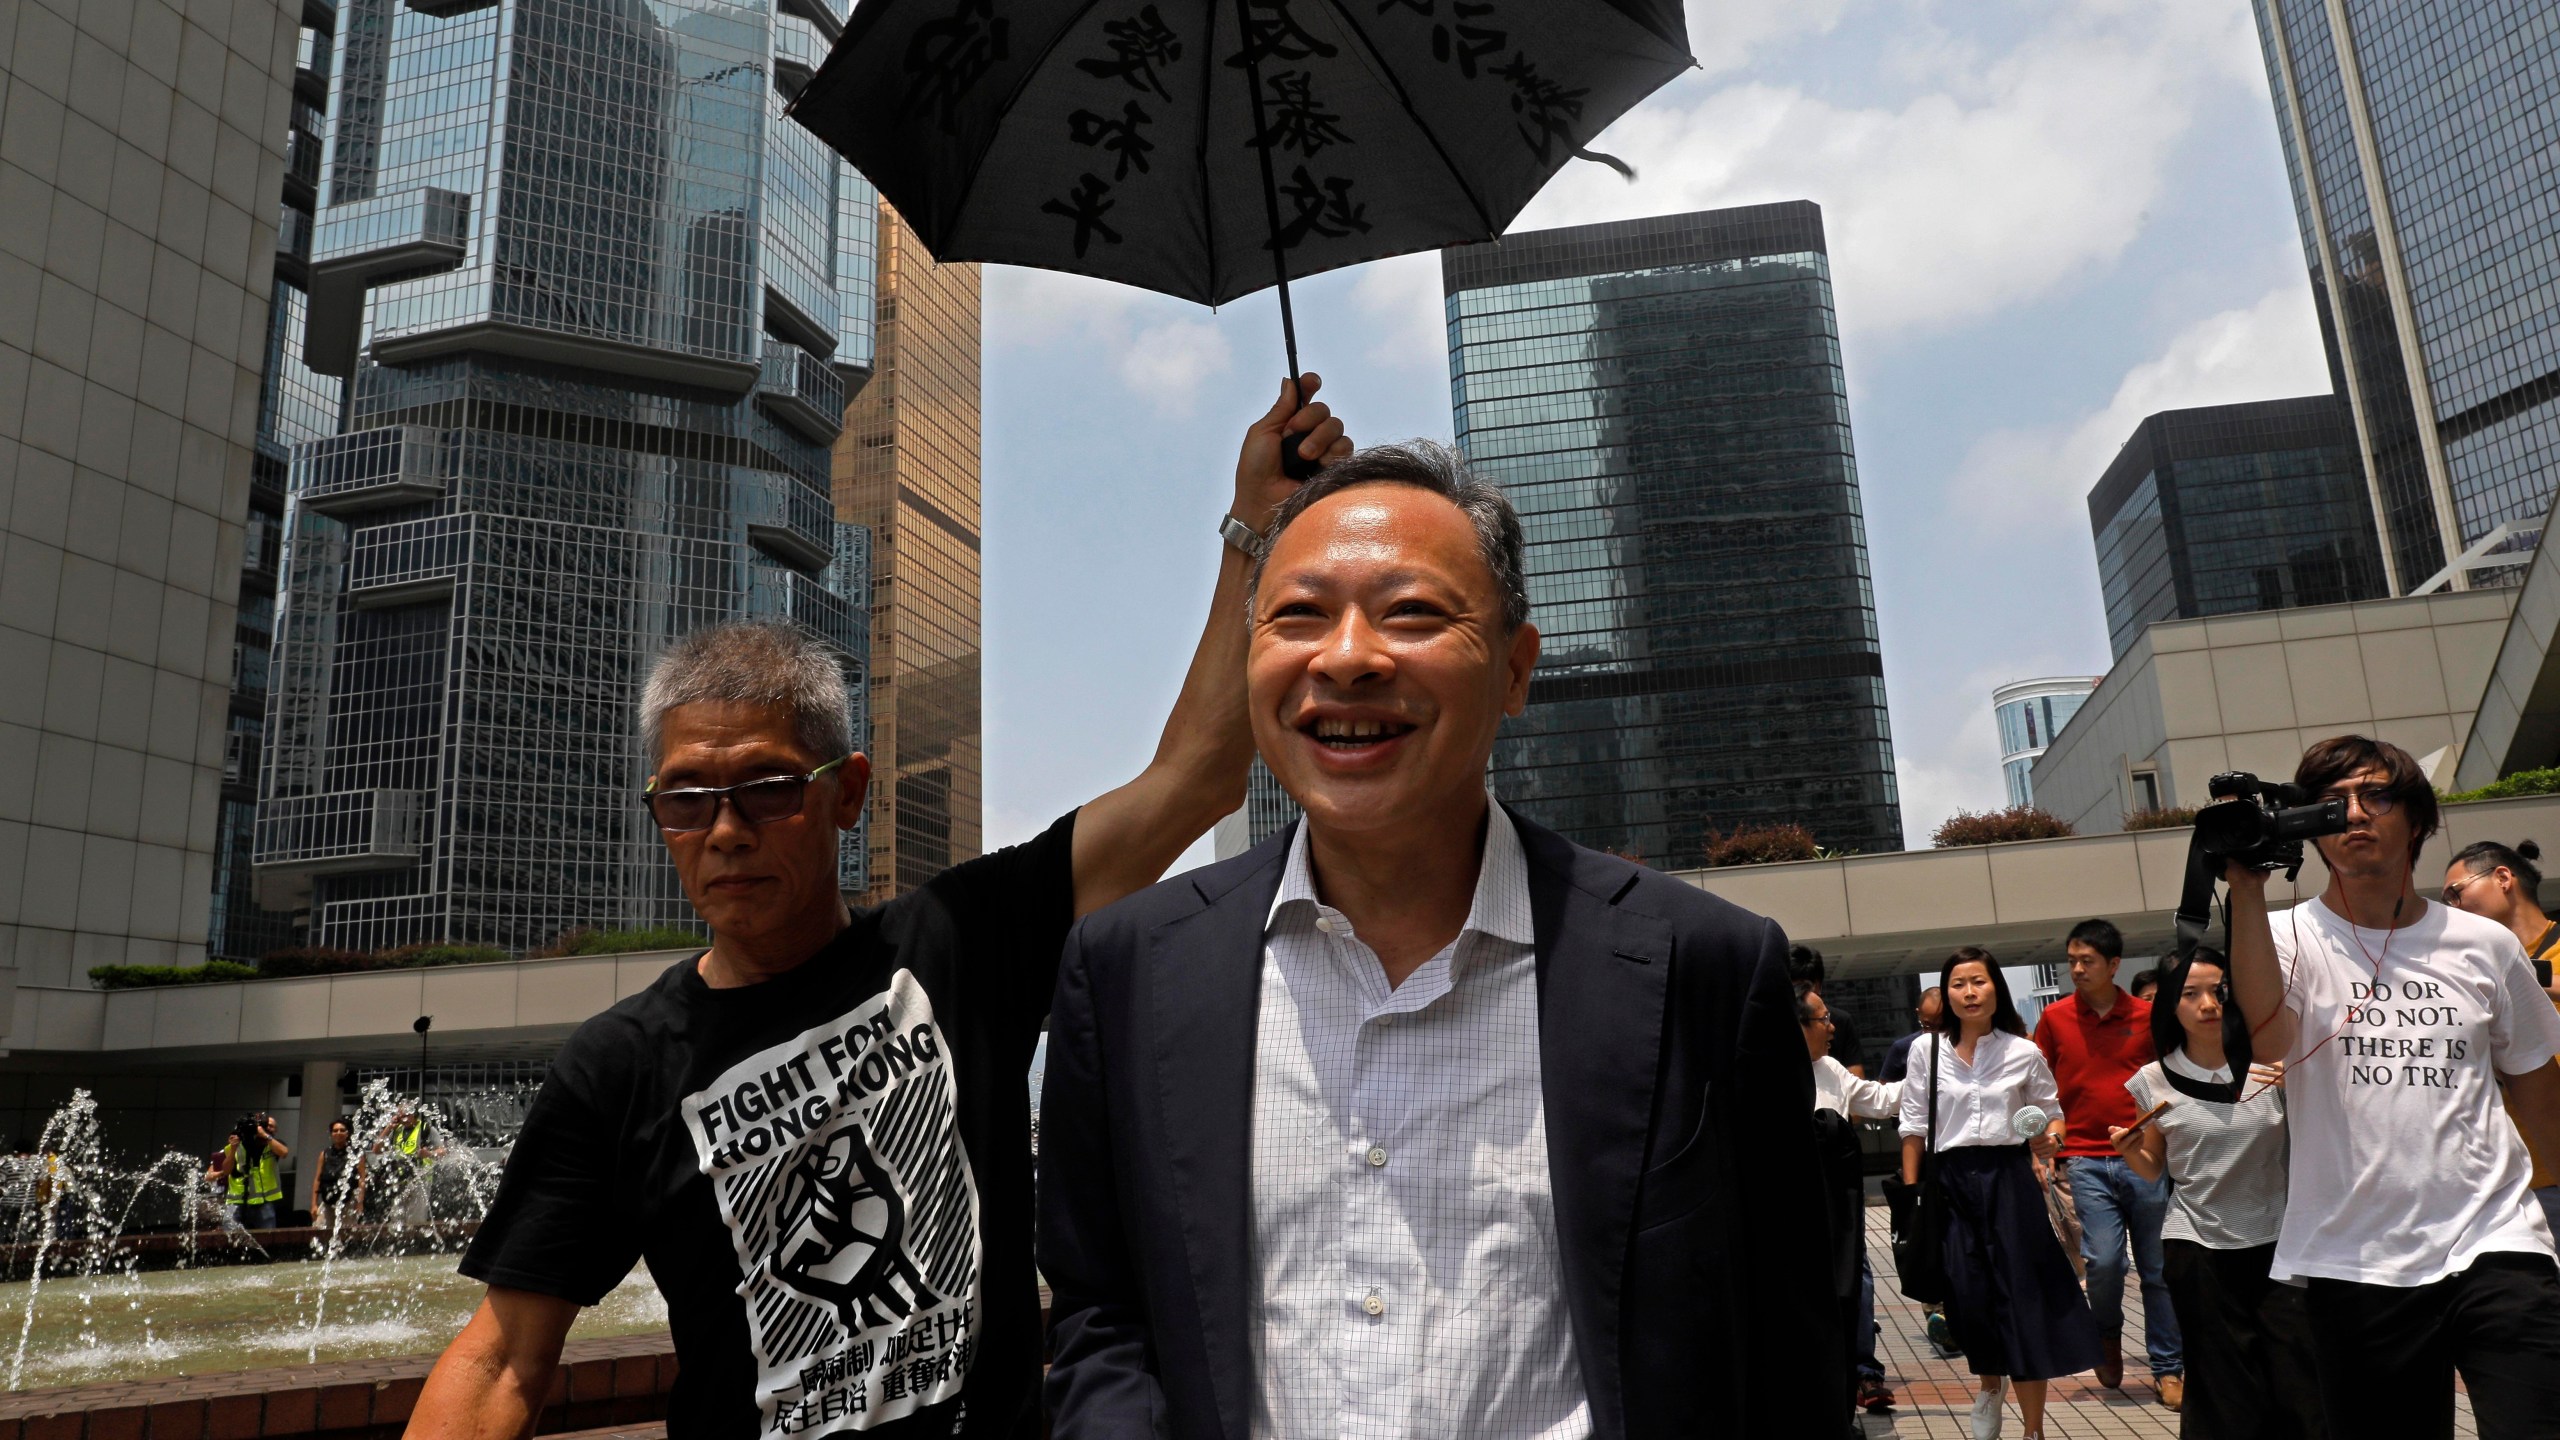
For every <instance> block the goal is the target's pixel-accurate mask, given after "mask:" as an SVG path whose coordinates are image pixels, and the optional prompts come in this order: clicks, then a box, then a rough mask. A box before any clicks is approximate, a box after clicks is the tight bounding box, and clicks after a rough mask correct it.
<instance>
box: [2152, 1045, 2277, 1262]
mask: <svg viewBox="0 0 2560 1440" xmlns="http://www.w3.org/2000/svg"><path fill="white" fill-rule="evenodd" d="M2124 1088H2125V1090H2126V1091H2127V1093H2129V1094H2131V1095H2132V1096H2133V1098H2134V1103H2135V1104H2136V1106H2137V1107H2139V1109H2141V1110H2149V1109H2150V1108H2151V1107H2152V1106H2154V1105H2157V1104H2159V1103H2160V1102H2161V1101H2163V1100H2166V1101H2168V1102H2169V1108H2168V1109H2166V1110H2163V1111H2161V1112H2160V1118H2159V1119H2157V1120H2154V1121H2152V1122H2151V1123H2152V1124H2154V1125H2156V1126H2158V1127H2160V1138H2161V1140H2162V1141H2163V1142H2164V1143H2165V1144H2166V1146H2167V1148H2168V1158H2169V1178H2171V1179H2172V1180H2175V1181H2177V1182H2178V1186H2177V1196H2176V1198H2175V1200H2173V1201H2172V1202H2171V1204H2170V1206H2169V1216H2168V1219H2167V1220H2166V1221H2164V1222H2163V1223H2162V1224H2161V1226H2160V1236H2161V1238H2162V1239H2164V1240H2186V1241H2191V1242H2193V1243H2195V1244H2198V1245H2201V1246H2203V1247H2204V1248H2206V1249H2208V1250H2247V1249H2251V1248H2254V1247H2256V1246H2260V1245H2273V1244H2274V1243H2276V1232H2277V1231H2279V1230H2281V1229H2282V1228H2283V1227H2284V1193H2285V1153H2286V1140H2285V1128H2284V1091H2283V1090H2281V1089H2276V1088H2271V1087H2267V1086H2262V1085H2260V1084H2259V1083H2258V1082H2256V1081H2254V1080H2250V1079H2249V1078H2248V1077H2247V1076H2245V1075H2244V1076H2242V1077H2241V1087H2240V1093H2241V1095H2242V1096H2244V1097H2246V1098H2244V1099H2243V1100H2241V1101H2239V1102H2236V1103H2231V1104H2225V1103H2222V1102H2220V1101H2214V1100H2199V1099H2197V1098H2196V1097H2195V1096H2193V1095H2190V1094H2188V1093H2186V1092H2185V1091H2182V1090H2179V1089H2178V1088H2176V1087H2175V1086H2173V1085H2171V1084H2170V1083H2169V1077H2168V1075H2167V1073H2166V1072H2164V1071H2163V1070H2162V1069H2161V1068H2160V1062H2159V1061H2157V1060H2154V1061H2152V1062H2151V1063H2150V1064H2148V1065H2145V1066H2143V1067H2142V1068H2141V1069H2140V1070H2137V1071H2135V1072H2134V1074H2133V1078H2132V1079H2130V1080H2127V1081H2126V1082H2124Z"/></svg>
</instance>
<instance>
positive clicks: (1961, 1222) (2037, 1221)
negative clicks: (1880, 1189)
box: [1934, 1145, 2098, 1380]
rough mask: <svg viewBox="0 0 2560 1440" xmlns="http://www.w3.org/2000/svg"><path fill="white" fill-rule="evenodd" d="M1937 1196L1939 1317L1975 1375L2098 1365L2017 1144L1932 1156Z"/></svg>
mask: <svg viewBox="0 0 2560 1440" xmlns="http://www.w3.org/2000/svg"><path fill="white" fill-rule="evenodd" d="M1934 1158H1935V1160H1936V1164H1937V1168H1938V1183H1939V1185H1940V1186H1941V1187H1942V1188H1943V1189H1944V1190H1945V1192H1946V1196H1947V1244H1946V1251H1945V1254H1946V1267H1947V1286H1948V1295H1947V1307H1946V1308H1947V1325H1948V1328H1950V1329H1951V1330H1953V1331H1954V1332H1955V1341H1956V1345H1957V1347H1958V1348H1960V1349H1962V1350H1963V1351H1964V1358H1965V1361H1966V1363H1967V1364H1969V1365H1970V1366H1971V1367H1972V1369H1973V1373H1974V1374H1976V1375H2006V1376H2008V1377H2009V1378H2011V1379H2013V1380H2050V1379H2052V1378H2054V1377H2055V1376H2057V1375H2077V1374H2079V1373H2080V1372H2081V1371H2083V1370H2094V1369H2096V1368H2097V1367H2098V1326H2097V1322H2096V1321H2094V1320H2092V1319H2090V1318H2089V1302H2088V1301H2087V1299H2085V1298H2084V1297H2082V1295H2081V1293H2080V1282H2079V1280H2078V1279H2076V1278H2075V1277H2074V1276H2073V1275H2072V1273H2071V1260H2070V1257H2068V1256H2066V1255H2064V1254H2063V1253H2062V1244H2061V1242H2060V1241H2057V1240H2055V1239H2054V1238H2053V1222H2052V1221H2051V1220H2049V1219H2048V1218H2046V1215H2045V1208H2044V1195H2043V1193H2042V1192H2041V1191H2039V1190H2038V1189H2037V1188H2036V1172H2035V1166H2034V1164H2033V1162H2031V1161H2030V1160H2029V1159H2028V1158H2027V1147H2026V1146H2024V1145H1997V1146H1992V1145H1964V1146H1958V1147H1957V1148H1955V1149H1952V1150H1942V1151H1940V1152H1938V1154H1937V1155H1936V1156H1935V1157H1934Z"/></svg>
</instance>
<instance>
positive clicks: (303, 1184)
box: [284, 1060, 347, 1210]
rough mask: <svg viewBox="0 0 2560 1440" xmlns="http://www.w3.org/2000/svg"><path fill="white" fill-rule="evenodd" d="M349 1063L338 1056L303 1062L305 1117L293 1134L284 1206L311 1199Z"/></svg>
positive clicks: (291, 1207)
mask: <svg viewBox="0 0 2560 1440" xmlns="http://www.w3.org/2000/svg"><path fill="white" fill-rule="evenodd" d="M346 1071H347V1067H346V1065H345V1064H344V1063H342V1062H340V1061H336V1060H306V1061H304V1062H302V1118H301V1123H300V1125H299V1126H297V1127H296V1129H295V1132H294V1137H293V1171H294V1174H293V1185H292V1187H291V1188H289V1189H288V1190H286V1191H285V1197H284V1208H286V1209H287V1210H301V1209H305V1208H308V1207H309V1205H310V1203H311V1177H312V1176H314V1175H317V1174H319V1173H320V1157H321V1156H322V1155H323V1154H326V1153H327V1152H328V1149H329V1122H330V1121H332V1120H335V1119H337V1118H338V1108H339V1104H338V1079H339V1077H340V1076H342V1075H344V1074H346Z"/></svg>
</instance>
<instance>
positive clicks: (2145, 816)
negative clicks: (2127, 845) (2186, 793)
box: [2124, 805, 2196, 830]
mask: <svg viewBox="0 0 2560 1440" xmlns="http://www.w3.org/2000/svg"><path fill="white" fill-rule="evenodd" d="M2194 823H2196V807H2194V806H2193V805H2164V806H2161V807H2160V808H2159V809H2157V810H2136V811H2134V812H2133V813H2132V814H2130V815H2127V816H2126V817H2124V828H2126V829H2127V830H2180V829H2184V828H2185V827H2187V826H2189V825H2193V824H2194Z"/></svg>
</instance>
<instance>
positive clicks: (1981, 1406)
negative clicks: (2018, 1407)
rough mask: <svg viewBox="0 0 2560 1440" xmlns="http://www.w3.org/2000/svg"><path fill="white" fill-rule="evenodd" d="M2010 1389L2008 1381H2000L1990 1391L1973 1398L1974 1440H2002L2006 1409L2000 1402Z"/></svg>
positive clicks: (1980, 1392)
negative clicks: (2003, 1415)
mask: <svg viewBox="0 0 2560 1440" xmlns="http://www.w3.org/2000/svg"><path fill="white" fill-rule="evenodd" d="M2008 1388H2009V1382H2008V1381H2006V1380H2000V1381H1997V1382H1995V1383H1994V1384H1993V1385H1992V1387H1991V1388H1990V1389H1988V1390H1982V1391H1977V1392H1975V1394H1974V1397H1973V1440H2000V1417H2001V1414H2002V1412H2003V1409H2004V1408H2005V1407H2003V1406H2002V1405H2001V1403H2000V1401H2001V1397H2002V1395H2003V1394H2005V1393H2006V1392H2007V1390H2008Z"/></svg>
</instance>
